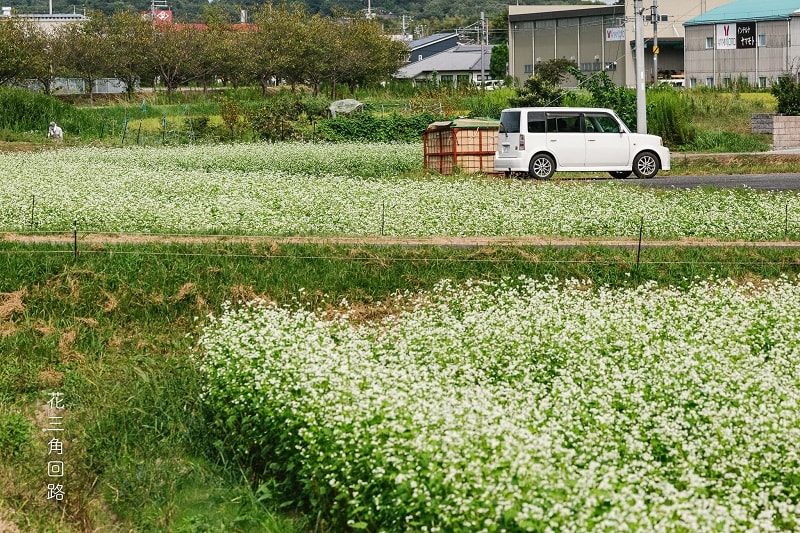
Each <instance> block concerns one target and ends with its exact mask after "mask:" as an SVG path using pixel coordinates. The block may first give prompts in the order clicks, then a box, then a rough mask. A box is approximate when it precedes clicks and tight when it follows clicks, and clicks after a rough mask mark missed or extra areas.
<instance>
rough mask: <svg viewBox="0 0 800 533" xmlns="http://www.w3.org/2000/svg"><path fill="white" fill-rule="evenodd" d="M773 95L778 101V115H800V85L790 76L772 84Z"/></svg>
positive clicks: (782, 77)
mask: <svg viewBox="0 0 800 533" xmlns="http://www.w3.org/2000/svg"><path fill="white" fill-rule="evenodd" d="M772 94H773V95H774V96H775V98H776V99H777V100H778V113H781V114H784V115H800V84H798V83H797V81H796V80H795V79H794V78H793V77H792V76H789V75H788V74H787V75H785V76H781V77H780V78H778V81H776V82H775V83H774V84H772Z"/></svg>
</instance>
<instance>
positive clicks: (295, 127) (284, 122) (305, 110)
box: [245, 91, 327, 141]
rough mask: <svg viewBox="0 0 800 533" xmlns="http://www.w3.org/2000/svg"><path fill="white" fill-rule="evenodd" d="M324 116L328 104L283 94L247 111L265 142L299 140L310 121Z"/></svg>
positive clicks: (286, 93) (283, 92) (288, 93)
mask: <svg viewBox="0 0 800 533" xmlns="http://www.w3.org/2000/svg"><path fill="white" fill-rule="evenodd" d="M325 112H327V101H324V103H323V100H321V99H319V98H303V97H302V96H301V95H298V94H295V93H290V92H285V91H282V92H280V93H279V94H278V95H276V96H275V97H273V98H270V99H268V100H266V101H265V102H264V103H263V104H262V105H260V106H258V107H254V108H251V109H248V110H247V111H246V112H245V116H246V117H247V121H248V122H249V123H250V126H251V127H252V128H253V131H254V132H255V134H256V135H258V136H259V138H261V139H262V140H265V141H286V140H294V139H299V138H300V137H301V136H302V133H303V131H304V129H305V128H307V127H308V125H309V124H310V123H311V120H313V119H314V118H317V117H320V116H323V114H324V113H325Z"/></svg>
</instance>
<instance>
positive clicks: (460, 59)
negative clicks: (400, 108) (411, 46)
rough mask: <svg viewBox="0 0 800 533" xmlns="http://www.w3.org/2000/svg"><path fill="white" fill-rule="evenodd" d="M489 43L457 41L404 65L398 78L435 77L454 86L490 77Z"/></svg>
mask: <svg viewBox="0 0 800 533" xmlns="http://www.w3.org/2000/svg"><path fill="white" fill-rule="evenodd" d="M491 58H492V47H491V46H490V45H484V46H483V47H481V45H477V44H458V45H456V46H454V47H453V48H450V49H447V50H444V51H442V52H439V53H437V54H434V55H432V56H429V57H427V58H424V59H422V60H419V61H414V62H413V63H409V64H407V65H405V66H404V67H402V68H401V69H400V70H399V71H398V72H397V74H395V77H396V78H399V79H411V80H414V81H415V82H422V81H436V82H439V83H447V84H452V85H454V86H458V85H462V84H465V83H472V84H476V83H478V82H480V81H481V80H483V79H488V78H489V61H490V60H491Z"/></svg>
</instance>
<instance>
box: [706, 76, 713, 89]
mask: <svg viewBox="0 0 800 533" xmlns="http://www.w3.org/2000/svg"><path fill="white" fill-rule="evenodd" d="M713 86H714V77H713V76H708V77H707V78H706V87H713Z"/></svg>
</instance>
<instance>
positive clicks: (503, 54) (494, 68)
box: [489, 44, 508, 80]
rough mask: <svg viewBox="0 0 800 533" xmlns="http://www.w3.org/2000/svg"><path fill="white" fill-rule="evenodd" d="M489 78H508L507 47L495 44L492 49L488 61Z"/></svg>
mask: <svg viewBox="0 0 800 533" xmlns="http://www.w3.org/2000/svg"><path fill="white" fill-rule="evenodd" d="M489 76H490V77H491V78H492V79H495V80H504V79H506V77H507V76H508V45H507V44H496V45H494V46H493V47H492V57H491V59H490V60H489Z"/></svg>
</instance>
